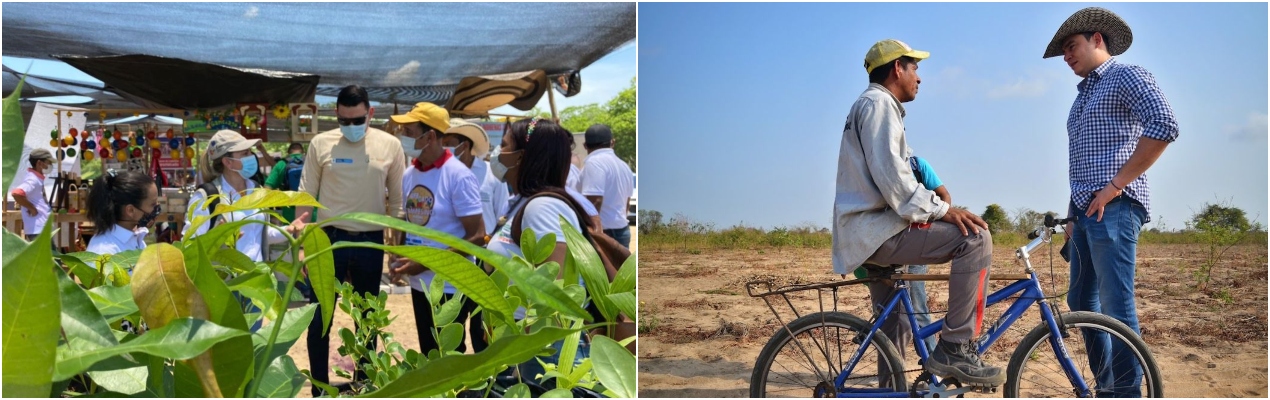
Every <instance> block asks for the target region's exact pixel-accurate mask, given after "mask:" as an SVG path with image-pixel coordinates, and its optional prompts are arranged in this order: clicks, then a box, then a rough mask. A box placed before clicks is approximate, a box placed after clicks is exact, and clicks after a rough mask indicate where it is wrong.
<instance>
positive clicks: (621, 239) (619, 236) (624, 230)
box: [604, 226, 631, 249]
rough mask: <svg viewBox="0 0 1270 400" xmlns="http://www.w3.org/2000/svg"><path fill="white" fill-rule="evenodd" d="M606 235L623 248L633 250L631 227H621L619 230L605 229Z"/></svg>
mask: <svg viewBox="0 0 1270 400" xmlns="http://www.w3.org/2000/svg"><path fill="white" fill-rule="evenodd" d="M604 234H605V235H609V237H611V238H613V240H616V241H617V242H618V243H621V244H622V247H625V248H628V249H629V248H631V227H629V226H626V227H621V228H618V229H605V230H604Z"/></svg>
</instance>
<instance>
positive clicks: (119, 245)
mask: <svg viewBox="0 0 1270 400" xmlns="http://www.w3.org/2000/svg"><path fill="white" fill-rule="evenodd" d="M149 234H150V230H149V229H146V228H137V230H136V231H132V230H129V229H127V228H124V227H122V226H119V225H115V226H113V227H111V228H110V230H107V231H104V232H97V234H95V235H93V239H92V240H89V241H88V248H86V249H84V250H85V251H87V252H89V253H94V254H119V253H122V252H125V251H129V250H144V249H145V248H146V235H149Z"/></svg>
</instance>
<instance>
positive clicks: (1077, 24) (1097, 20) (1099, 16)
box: [1042, 7, 1133, 58]
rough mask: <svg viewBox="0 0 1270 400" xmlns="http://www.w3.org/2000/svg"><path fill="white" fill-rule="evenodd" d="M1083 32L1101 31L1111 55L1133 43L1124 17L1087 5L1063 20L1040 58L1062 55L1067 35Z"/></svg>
mask: <svg viewBox="0 0 1270 400" xmlns="http://www.w3.org/2000/svg"><path fill="white" fill-rule="evenodd" d="M1084 32H1100V33H1102V36H1103V38H1104V39H1105V40H1106V42H1107V53H1110V54H1111V55H1113V56H1118V55H1121V54H1123V53H1124V52H1125V50H1129V45H1130V44H1133V31H1132V30H1130V29H1129V24H1127V23H1125V22H1124V19H1121V18H1120V16H1119V15H1116V13H1113V12H1111V10H1108V9H1105V8H1101V7H1089V8H1086V9H1083V10H1080V11H1077V12H1076V13H1075V14H1072V16H1071V17H1068V18H1067V21H1064V22H1063V25H1061V26H1059V27H1058V32H1057V33H1055V34H1054V39H1051V40H1050V44H1049V46H1047V47H1046V48H1045V56H1044V57H1042V58H1050V57H1056V56H1061V55H1063V41H1064V40H1067V37H1068V36H1071V35H1074V34H1077V33H1084Z"/></svg>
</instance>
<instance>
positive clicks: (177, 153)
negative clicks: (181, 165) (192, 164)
mask: <svg viewBox="0 0 1270 400" xmlns="http://www.w3.org/2000/svg"><path fill="white" fill-rule="evenodd" d="M171 154H172V158H173V159H176V158H181V151H180V150H172V153H171Z"/></svg>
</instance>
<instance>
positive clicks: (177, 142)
mask: <svg viewBox="0 0 1270 400" xmlns="http://www.w3.org/2000/svg"><path fill="white" fill-rule="evenodd" d="M168 147H171V148H172V150H176V149H179V148H181V139H172V140H169V141H168Z"/></svg>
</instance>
